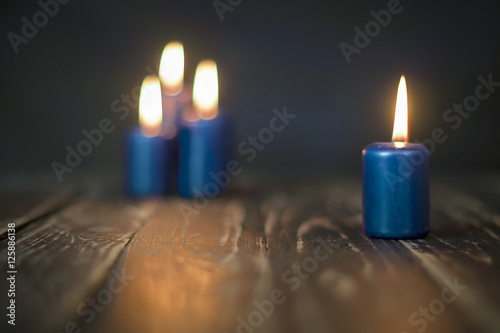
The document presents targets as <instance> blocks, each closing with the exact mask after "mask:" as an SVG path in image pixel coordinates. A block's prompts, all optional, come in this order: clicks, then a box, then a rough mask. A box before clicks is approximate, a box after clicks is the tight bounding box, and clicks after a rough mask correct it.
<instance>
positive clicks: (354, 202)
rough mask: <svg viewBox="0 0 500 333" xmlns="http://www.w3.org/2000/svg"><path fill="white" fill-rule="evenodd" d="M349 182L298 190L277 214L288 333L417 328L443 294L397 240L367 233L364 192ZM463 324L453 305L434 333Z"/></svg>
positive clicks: (279, 267)
mask: <svg viewBox="0 0 500 333" xmlns="http://www.w3.org/2000/svg"><path fill="white" fill-rule="evenodd" d="M344 183H345V186H340V185H338V184H333V185H328V186H326V189H325V185H324V184H317V186H314V185H313V184H310V185H308V186H307V187H305V188H299V189H297V190H296V192H292V193H289V195H288V197H289V200H288V203H287V204H284V205H283V206H285V207H284V208H283V210H282V213H281V214H280V213H279V212H274V213H273V214H274V215H281V216H282V217H283V219H281V221H279V222H278V224H280V225H281V228H282V229H281V230H282V232H284V233H287V234H286V235H281V237H280V239H281V240H286V244H283V243H282V250H281V251H275V253H276V258H274V259H273V260H274V261H275V262H276V261H278V262H280V265H273V274H274V275H275V276H278V277H281V278H279V279H277V281H275V287H277V288H280V289H282V290H284V291H285V295H286V298H287V303H285V304H283V305H280V308H279V311H282V318H283V319H282V321H281V322H280V325H286V326H287V330H286V331H289V332H312V331H314V332H331V331H338V332H391V331H395V332H401V331H406V330H408V332H410V331H411V330H412V329H413V330H415V329H414V328H413V327H412V326H411V325H410V323H409V317H410V315H411V314H412V313H413V312H415V311H418V309H419V307H421V306H425V305H427V304H429V301H431V300H433V299H435V298H436V297H437V296H439V293H440V290H439V289H438V288H436V286H435V284H434V283H433V281H432V280H430V279H429V278H428V276H427V274H426V273H425V271H424V270H423V269H421V268H420V267H419V266H418V265H416V264H415V262H414V261H412V260H411V257H410V256H409V254H408V251H406V250H405V249H403V248H402V247H401V246H399V245H398V244H397V242H395V241H385V240H371V239H369V238H366V237H365V236H364V235H363V232H362V228H361V218H360V209H361V205H360V193H359V188H358V186H357V184H356V183H353V182H352V181H351V180H349V181H347V182H344ZM344 187H347V188H344ZM298 202H300V204H298ZM271 229H272V228H271ZM294 242H295V244H294ZM327 251H330V252H331V253H328V252H327ZM315 252H317V253H320V255H319V256H318V255H317V253H316V254H315ZM320 257H321V258H322V260H320V259H319V258H320ZM325 257H326V258H325ZM294 269H295V271H294ZM290 270H292V273H290ZM295 286H298V288H297V289H295V290H294V287H295ZM415 290H418V291H419V292H418V293H416V292H415ZM461 324H463V321H461V320H460V318H459V317H458V316H457V313H456V310H455V309H454V308H450V309H447V311H446V313H443V314H442V315H441V316H440V321H439V322H437V323H433V325H429V326H428V328H427V332H448V331H449V332H464V331H466V330H465V328H464V327H461V326H460V325H461ZM256 332H260V331H259V330H257V331H256ZM262 332H265V330H262Z"/></svg>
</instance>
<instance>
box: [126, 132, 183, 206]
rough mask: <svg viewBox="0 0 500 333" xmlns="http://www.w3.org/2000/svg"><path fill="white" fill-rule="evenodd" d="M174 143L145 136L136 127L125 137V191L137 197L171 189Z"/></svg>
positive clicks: (159, 137)
mask: <svg viewBox="0 0 500 333" xmlns="http://www.w3.org/2000/svg"><path fill="white" fill-rule="evenodd" d="M174 152H175V144H174V140H172V139H166V138H164V137H162V136H153V137H147V136H145V135H144V134H143V133H142V132H141V130H140V129H139V128H133V129H132V130H130V131H129V132H128V133H127V134H126V162H125V164H126V182H125V183H126V190H127V193H128V194H129V195H130V196H131V197H135V198H141V197H150V196H159V195H164V194H168V193H170V192H171V191H172V189H173V181H174V179H173V175H174V165H173V157H174V156H173V154H174Z"/></svg>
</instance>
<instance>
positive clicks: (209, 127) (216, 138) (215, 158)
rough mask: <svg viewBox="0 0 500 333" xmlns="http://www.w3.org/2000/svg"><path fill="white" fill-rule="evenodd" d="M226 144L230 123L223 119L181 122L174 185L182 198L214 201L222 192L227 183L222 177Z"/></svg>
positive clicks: (226, 155)
mask: <svg viewBox="0 0 500 333" xmlns="http://www.w3.org/2000/svg"><path fill="white" fill-rule="evenodd" d="M229 141H230V138H229V122H228V120H227V118H225V117H224V116H221V115H218V116H216V117H215V118H214V119H210V120H198V121H197V122H188V121H183V122H182V124H181V128H180V132H179V170H178V182H177V190H178V192H179V194H180V195H181V196H183V197H187V198H194V197H200V196H204V197H207V198H213V197H215V196H217V195H219V194H220V193H221V192H222V191H223V190H224V188H225V187H226V186H227V183H229V179H227V180H226V178H227V177H224V176H222V175H223V173H224V172H225V171H226V165H227V162H228V159H229Z"/></svg>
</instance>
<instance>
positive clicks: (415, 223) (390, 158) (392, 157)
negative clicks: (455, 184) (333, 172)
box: [362, 76, 429, 239]
mask: <svg viewBox="0 0 500 333" xmlns="http://www.w3.org/2000/svg"><path fill="white" fill-rule="evenodd" d="M362 160H363V220H364V228H365V233H366V234H367V235H368V236H371V237H380V238H396V239H397V238H418V237H424V236H425V235H427V234H428V233H429V151H428V150H427V148H425V146H423V145H421V144H415V143H408V99H407V92H406V81H405V78H404V76H402V77H401V80H400V82H399V87H398V94H397V100H396V112H395V117H394V130H393V134H392V142H390V143H389V142H375V143H372V144H370V145H368V146H367V147H365V149H364V150H363V156H362Z"/></svg>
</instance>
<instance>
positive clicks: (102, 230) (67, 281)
mask: <svg viewBox="0 0 500 333" xmlns="http://www.w3.org/2000/svg"><path fill="white" fill-rule="evenodd" d="M154 209H155V202H145V203H142V204H139V205H130V204H123V203H122V204H105V203H103V204H101V203H95V202H90V201H81V202H79V203H76V204H74V205H72V206H70V207H68V208H65V209H63V210H62V211H60V212H58V213H57V214H54V215H51V216H48V217H45V218H44V219H43V221H40V223H37V224H36V225H33V226H30V227H29V228H26V229H25V230H23V231H21V232H20V233H19V234H17V242H16V263H15V265H16V267H15V268H16V271H17V274H16V297H15V300H16V319H17V320H16V328H17V329H19V330H20V331H30V332H33V331H37V332H49V331H52V330H56V329H62V330H64V326H65V324H66V323H67V322H68V321H71V320H73V319H74V317H75V316H76V311H77V307H78V306H79V305H80V304H84V302H86V297H87V296H88V295H91V294H93V293H94V292H95V289H96V288H97V287H99V286H100V285H101V283H102V281H103V280H104V279H105V277H106V276H107V274H108V272H109V270H110V268H111V267H112V265H113V264H114V262H115V261H116V259H117V258H118V256H119V255H120V253H121V252H122V251H123V249H124V247H125V245H126V244H127V242H128V241H129V240H130V238H131V237H132V235H133V234H134V232H135V231H136V230H137V229H138V228H139V227H140V226H141V225H142V224H143V223H144V221H145V220H147V219H148V218H149V216H150V215H152V214H153V213H154ZM6 260H7V242H6V241H3V242H1V243H0V264H1V266H2V267H6ZM7 289H8V288H7V281H6V280H5V279H2V280H1V281H0V290H7ZM6 299H7V298H6V297H2V305H5V306H6V304H3V303H4V301H5V300H6ZM82 302H83V303H82ZM3 308H4V309H5V308H6V307H3ZM82 311H83V310H82ZM0 325H2V326H0V327H5V325H6V321H5V320H2V323H1V324H0ZM2 331H4V330H3V329H2Z"/></svg>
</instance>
